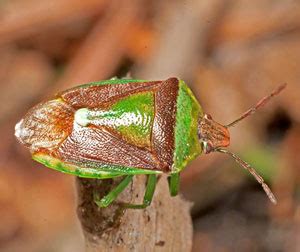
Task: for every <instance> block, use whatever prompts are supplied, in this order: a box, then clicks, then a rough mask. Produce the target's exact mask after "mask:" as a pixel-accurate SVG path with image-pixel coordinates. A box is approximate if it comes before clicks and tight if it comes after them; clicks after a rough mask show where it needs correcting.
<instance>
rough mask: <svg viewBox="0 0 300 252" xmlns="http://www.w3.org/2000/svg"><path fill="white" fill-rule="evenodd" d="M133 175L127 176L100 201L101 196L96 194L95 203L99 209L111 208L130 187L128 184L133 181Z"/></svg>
mask: <svg viewBox="0 0 300 252" xmlns="http://www.w3.org/2000/svg"><path fill="white" fill-rule="evenodd" d="M132 178H133V175H128V176H126V177H125V178H124V179H123V180H122V181H121V183H120V184H119V185H118V186H117V187H116V188H114V189H113V190H112V191H110V192H109V193H108V194H107V195H106V196H104V197H103V198H102V199H99V196H98V195H97V194H95V193H94V201H95V203H96V204H97V205H98V206H99V207H107V206H109V205H110V204H111V203H112V202H113V201H114V200H115V199H116V198H117V197H118V195H119V194H120V193H121V192H122V191H123V190H124V189H125V188H126V187H127V186H128V184H129V183H130V182H131V181H132Z"/></svg>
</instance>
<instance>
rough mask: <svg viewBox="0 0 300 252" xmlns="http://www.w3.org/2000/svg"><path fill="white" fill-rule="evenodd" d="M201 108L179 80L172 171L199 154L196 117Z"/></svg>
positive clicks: (181, 167)
mask: <svg viewBox="0 0 300 252" xmlns="http://www.w3.org/2000/svg"><path fill="white" fill-rule="evenodd" d="M201 115H203V112H202V108H201V106H200V104H199V103H198V101H197V99H196V98H195V96H194V95H193V93H192V91H191V90H190V89H189V88H188V86H187V85H186V84H185V83H184V81H182V80H180V82H179V92H178V97H177V113H176V125H175V153H174V167H173V169H172V173H176V172H180V171H181V170H182V169H184V168H185V167H186V165H187V164H188V163H189V162H190V161H191V160H193V159H194V158H196V157H197V156H198V155H200V154H201V152H202V150H201V146H200V143H199V140H198V118H199V116H201Z"/></svg>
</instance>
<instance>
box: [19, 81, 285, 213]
mask: <svg viewBox="0 0 300 252" xmlns="http://www.w3.org/2000/svg"><path fill="white" fill-rule="evenodd" d="M285 86H286V85H282V86H280V87H278V88H277V89H276V90H275V91H273V92H272V93H271V94H270V95H268V96H266V97H264V98H263V99H261V100H260V101H259V102H258V103H257V104H256V105H255V106H254V107H252V108H250V109H249V110H248V111H246V112H245V113H244V114H243V115H242V116H240V117H239V118H238V119H236V120H235V121H233V122H232V123H230V124H228V125H226V126H224V125H221V124H219V123H217V122H216V121H214V120H213V119H212V117H211V116H210V115H208V114H204V113H203V111H202V108H201V106H200V104H199V103H198V101H197V100H196V98H195V97H194V95H193V93H192V92H191V90H190V89H189V88H188V86H187V85H186V84H185V83H184V82H183V81H182V80H180V79H178V78H169V79H167V80H165V81H145V80H127V79H112V80H106V81H101V82H94V83H90V84H85V85H81V86H78V87H75V88H71V89H69V90H66V91H63V92H61V93H58V94H57V95H56V96H55V97H54V98H53V99H51V100H49V101H46V102H42V103H40V104H38V105H36V106H35V107H33V108H32V109H31V110H29V112H28V113H27V114H26V115H25V117H24V118H23V119H22V120H21V121H20V122H19V123H18V124H17V125H16V127H15V135H16V137H17V138H18V140H19V141H20V142H21V143H22V144H24V145H25V146H27V147H28V148H29V149H30V151H31V154H32V158H33V159H34V160H36V161H38V162H40V163H42V164H44V165H45V166H47V167H49V168H53V169H56V170H59V171H61V172H65V173H69V174H73V175H76V176H79V177H86V178H96V179H106V178H115V177H119V176H123V177H124V179H123V180H122V181H121V183H120V184H119V185H118V186H117V187H116V188H115V189H113V191H111V192H110V193H108V194H107V195H106V196H105V197H103V198H102V199H99V198H98V196H97V193H95V195H94V196H95V197H94V198H95V203H96V204H97V205H98V206H99V207H107V206H108V205H109V204H110V203H111V202H112V201H114V200H115V198H116V197H117V196H118V195H119V194H120V193H121V192H122V191H123V190H124V189H125V188H126V186H128V184H129V183H130V182H131V180H132V178H133V176H134V175H138V174H146V175H148V182H147V186H146V191H145V196H144V201H143V203H142V204H140V205H134V204H125V205H126V207H128V208H145V207H147V206H148V205H149V204H150V203H151V200H152V197H153V194H154V191H155V185H156V182H157V175H158V174H161V173H167V174H169V175H170V176H169V187H170V194H171V195H172V196H175V195H177V193H178V189H179V174H180V172H181V171H182V170H183V169H184V168H185V167H186V165H187V164H188V163H189V162H190V161H191V160H193V159H194V158H196V157H197V156H198V155H200V154H201V153H204V154H208V153H211V152H221V153H225V154H228V155H230V156H231V157H232V158H233V159H234V160H235V161H236V162H237V163H238V164H240V165H241V166H242V167H243V168H245V169H247V170H248V171H249V172H250V173H251V174H252V175H253V176H254V177H255V179H256V180H257V181H258V182H259V183H260V184H261V185H262V187H263V189H264V190H265V192H266V194H267V195H268V197H269V199H270V200H271V201H272V202H273V203H276V199H275V197H274V195H273V194H272V192H271V190H270V189H269V187H268V186H267V185H266V183H265V182H264V180H263V178H262V177H261V176H260V175H259V174H258V173H257V172H256V171H255V170H254V168H252V167H251V166H250V165H249V164H247V163H246V162H245V161H243V160H241V159H240V158H239V157H238V156H237V155H235V154H234V153H232V152H230V151H229V150H227V149H224V147H227V146H228V145H229V143H230V135H229V131H228V128H229V127H232V126H234V125H235V124H236V123H238V122H239V121H241V120H242V119H244V118H246V117H247V116H249V115H251V114H253V113H254V112H255V111H256V110H257V109H258V108H260V107H262V106H263V105H265V104H266V103H267V102H268V101H269V100H270V99H271V98H272V97H273V96H275V95H277V94H278V93H280V92H281V91H282V89H284V88H285Z"/></svg>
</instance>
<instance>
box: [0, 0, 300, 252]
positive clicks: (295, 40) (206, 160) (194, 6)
mask: <svg viewBox="0 0 300 252" xmlns="http://www.w3.org/2000/svg"><path fill="white" fill-rule="evenodd" d="M299 45H300V2H299V1H296V0H286V1H274V0H253V1H247V0H224V1H221V0H189V1H188V0H187V1H180V0H177V1H158V0H148V1H147V0H122V1H117V0H116V1H109V0H85V1H80V0H51V1H37V0H26V1H24V0H10V1H5V0H4V1H0V83H1V84H0V100H1V106H0V127H1V130H0V134H1V136H0V139H1V142H0V150H1V151H0V153H1V154H0V155H1V156H0V165H1V167H0V169H1V172H0V216H1V219H0V251H25V252H26V251H34V252H37V251H49V252H53V251H55V252H56V251H57V252H69V251H83V240H82V237H81V232H80V228H79V224H78V222H77V219H76V208H75V206H76V204H75V200H76V199H75V193H74V178H73V177H72V176H67V175H64V174H61V173H59V172H56V171H52V170H50V169H46V168H44V167H42V166H41V165H39V164H37V163H35V162H33V161H32V160H31V159H30V155H29V152H28V151H27V150H25V149H24V148H23V147H22V146H21V145H20V144H18V143H17V142H16V139H15V137H14V125H15V124H16V122H17V121H18V120H19V119H20V118H21V117H22V116H23V115H24V113H25V112H26V111H27V110H28V109H29V108H30V107H31V106H33V105H34V104H36V103H37V102H39V101H41V100H43V99H46V98H47V97H50V96H51V95H52V94H54V93H55V92H56V91H58V90H62V89H65V88H68V87H71V86H74V85H76V84H79V83H84V82H90V81H96V80H101V79H109V78H111V77H113V76H119V77H122V76H125V75H126V74H127V73H128V72H130V73H131V75H132V76H133V77H134V78H140V79H143V78H147V79H164V78H167V77H170V76H177V77H180V78H181V79H184V80H185V81H186V82H187V83H188V84H189V85H190V87H191V88H192V90H193V91H194V93H195V94H196V96H197V98H198V99H199V101H200V102H201V105H202V106H203V108H204V110H205V111H206V112H207V113H210V114H211V115H212V116H213V118H214V119H215V120H217V121H219V122H221V123H224V124H226V123H229V122H230V121H232V120H233V119H235V118H236V117H237V116H239V115H240V114H241V113H242V112H244V111H245V110H246V109H247V108H248V107H249V106H251V105H253V104H255V103H256V102H257V101H258V100H259V99H260V98H261V97H262V96H264V95H266V94H268V93H269V92H270V91H271V90H272V89H273V88H274V87H275V86H277V85H278V84H281V83H284V82H286V83H288V88H287V89H286V90H285V91H284V92H283V93H282V94H281V95H280V96H279V97H277V98H276V99H274V100H273V101H272V102H271V103H270V104H269V105H268V106H267V107H265V108H264V109H263V110H261V111H260V112H258V113H257V114H256V115H254V116H252V117H251V118H249V119H247V120H245V121H243V122H241V123H240V124H239V125H237V126H236V127H234V128H233V129H232V130H231V133H232V143H231V147H230V149H231V150H232V151H234V152H236V153H238V154H240V155H241V156H242V157H243V158H244V159H245V160H247V161H249V162H250V163H251V164H253V165H254V167H256V168H257V170H258V171H259V172H260V173H261V174H262V175H263V176H264V177H265V178H266V180H267V181H268V183H269V184H270V185H271V187H272V188H273V190H274V192H275V194H276V196H277V198H278V201H279V204H278V205H277V206H273V205H271V203H270V202H269V201H268V199H267V197H266V196H265V195H264V192H263V191H262V189H261V187H260V186H259V185H258V184H257V183H256V181H255V180H254V179H253V178H252V177H250V176H249V175H248V174H247V173H246V172H244V171H243V170H242V169H241V168H239V167H238V166H237V165H236V164H235V163H234V161H233V160H230V159H229V158H228V157H226V156H224V155H221V154H211V155H207V156H201V157H199V158H198V159H196V160H195V161H193V162H192V163H191V164H190V165H189V167H188V168H187V169H186V170H185V171H184V172H183V174H182V187H181V192H182V193H183V194H184V196H185V197H186V198H187V199H189V200H190V201H192V202H194V207H193V209H192V217H193V222H194V245H193V246H194V248H193V250H194V251H300V205H299V192H300V191H299V180H300V161H299V158H297V157H298V155H299V152H300V124H299V121H300V71H299V66H300V46H299ZM178 230H179V231H181V230H180V227H178ZM182 232H183V230H182Z"/></svg>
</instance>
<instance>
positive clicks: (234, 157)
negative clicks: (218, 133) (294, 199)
mask: <svg viewBox="0 0 300 252" xmlns="http://www.w3.org/2000/svg"><path fill="white" fill-rule="evenodd" d="M216 151H218V152H221V153H225V154H227V155H229V156H231V157H232V158H233V159H234V160H235V161H236V162H237V163H238V164H239V165H240V166H242V167H243V168H244V169H246V170H247V171H249V172H250V173H251V174H252V176H253V177H254V178H255V179H256V180H257V182H258V183H260V184H261V186H262V188H263V189H264V191H265V193H266V194H267V196H268V197H269V199H270V201H271V202H272V203H273V204H277V200H276V198H275V196H274V194H273V193H272V191H271V189H270V188H269V186H268V185H267V184H266V183H265V181H264V179H263V178H262V176H260V175H259V174H258V173H257V171H256V170H255V169H254V168H253V167H251V166H250V165H249V164H248V163H246V162H245V161H244V160H242V159H241V158H240V157H238V156H237V155H236V154H234V153H232V152H230V151H228V150H225V149H220V148H218V149H216Z"/></svg>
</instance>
